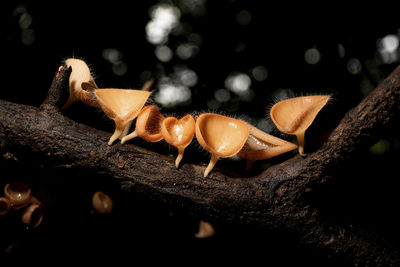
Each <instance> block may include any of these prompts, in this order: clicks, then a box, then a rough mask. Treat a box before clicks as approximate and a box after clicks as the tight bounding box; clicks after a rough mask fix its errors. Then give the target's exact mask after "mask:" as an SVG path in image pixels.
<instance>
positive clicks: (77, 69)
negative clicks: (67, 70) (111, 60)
mask: <svg viewBox="0 0 400 267" xmlns="http://www.w3.org/2000/svg"><path fill="white" fill-rule="evenodd" d="M65 64H66V65H67V67H71V68H72V72H71V75H70V76H69V98H68V100H67V102H66V103H65V104H64V105H63V106H62V108H61V109H62V110H65V109H67V108H68V107H69V106H70V105H71V104H72V103H74V102H77V101H81V102H83V103H85V104H86V105H89V106H93V107H97V106H98V104H97V102H96V99H94V98H93V95H92V94H91V92H90V91H87V90H85V88H83V87H82V83H89V84H90V85H91V86H92V87H94V88H97V85H96V83H95V81H94V79H93V77H92V75H91V73H90V69H89V67H88V65H87V64H86V63H85V62H84V61H83V60H81V59H76V58H69V59H67V60H66V61H65Z"/></svg>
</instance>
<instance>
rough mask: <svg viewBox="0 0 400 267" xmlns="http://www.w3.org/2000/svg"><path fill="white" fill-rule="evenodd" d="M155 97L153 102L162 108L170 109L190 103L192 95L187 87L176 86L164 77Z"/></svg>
mask: <svg viewBox="0 0 400 267" xmlns="http://www.w3.org/2000/svg"><path fill="white" fill-rule="evenodd" d="M158 88H159V90H158V92H157V93H156V95H155V101H156V102H157V103H158V104H160V105H162V106H163V107H167V108H171V107H174V106H176V105H186V104H189V103H190V100H191V97H192V93H191V91H190V89H189V88H188V87H187V86H184V85H181V84H176V83H174V82H173V81H172V80H171V79H170V78H168V77H164V78H163V79H162V80H161V81H160V83H159V85H158Z"/></svg>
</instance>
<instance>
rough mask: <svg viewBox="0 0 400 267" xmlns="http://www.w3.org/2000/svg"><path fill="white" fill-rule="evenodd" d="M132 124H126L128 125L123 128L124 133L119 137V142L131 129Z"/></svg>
mask: <svg viewBox="0 0 400 267" xmlns="http://www.w3.org/2000/svg"><path fill="white" fill-rule="evenodd" d="M132 122H133V121H130V122H128V124H127V125H126V126H125V128H124V131H123V132H122V134H121V136H120V138H121V140H122V138H124V137H125V136H126V135H127V134H128V133H129V130H130V129H131V125H132Z"/></svg>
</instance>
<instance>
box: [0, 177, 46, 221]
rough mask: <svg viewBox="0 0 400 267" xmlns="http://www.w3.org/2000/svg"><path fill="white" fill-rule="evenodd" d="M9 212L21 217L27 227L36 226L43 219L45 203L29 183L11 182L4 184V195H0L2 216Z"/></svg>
mask: <svg viewBox="0 0 400 267" xmlns="http://www.w3.org/2000/svg"><path fill="white" fill-rule="evenodd" d="M9 214H14V215H16V216H17V217H20V218H21V221H22V223H23V224H24V225H26V226H27V227H29V228H36V227H38V226H39V225H40V224H41V223H42V220H43V205H42V203H41V202H40V201H39V200H38V199H37V198H36V197H34V196H33V195H32V193H31V189H30V187H29V186H28V185H26V184H25V183H22V182H11V183H8V184H6V185H5V186H4V197H0V216H4V215H9Z"/></svg>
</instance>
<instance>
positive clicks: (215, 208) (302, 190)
mask: <svg viewBox="0 0 400 267" xmlns="http://www.w3.org/2000/svg"><path fill="white" fill-rule="evenodd" d="M69 73H70V70H69V69H66V68H64V69H62V70H61V72H60V73H58V74H57V75H56V76H55V79H54V80H53V83H52V86H51V88H50V90H49V94H48V97H47V99H46V100H45V101H44V102H43V104H42V105H41V107H40V108H37V107H32V106H26V105H21V104H15V103H11V102H7V101H4V100H0V114H1V116H0V149H1V152H2V153H3V154H4V153H11V154H12V155H15V157H17V158H27V159H29V158H37V159H41V160H42V161H43V162H47V164H51V165H52V166H55V168H57V169H60V170H63V169H68V170H74V169H82V168H84V169H85V170H88V171H89V172H91V173H93V174H98V175H106V176H110V177H114V178H115V179H117V180H118V181H120V188H121V190H123V191H127V192H132V193H141V194H145V195H147V196H148V197H149V198H150V199H152V200H156V201H159V202H160V203H161V204H163V205H169V206H173V207H179V208H181V209H183V210H186V211H187V212H188V213H190V214H193V215H194V216H196V217H199V218H201V219H203V220H208V221H211V222H213V221H226V222H229V221H231V222H235V223H240V224H247V225H256V226H259V227H260V226H261V227H265V228H267V229H272V230H273V229H276V228H282V229H289V230H290V231H294V232H296V233H297V234H298V236H300V239H301V242H302V243H304V244H306V245H309V246H313V247H316V248H321V249H324V250H327V251H329V252H330V253H332V254H334V255H339V256H341V257H345V258H347V259H349V261H350V262H352V263H353V264H358V265H359V266H365V265H371V266H395V265H397V264H400V263H399V259H400V257H399V253H398V251H397V248H393V247H391V246H390V245H389V244H387V243H386V242H385V240H383V239H381V238H380V237H379V236H375V235H372V234H370V233H368V232H366V231H363V230H362V229H357V228H355V227H352V226H343V225H340V226H339V225H336V224H335V223H333V222H329V221H326V220H323V219H321V217H320V215H319V212H318V209H316V208H315V207H313V206H311V205H309V203H308V202H307V201H306V200H305V199H306V195H307V192H309V191H310V190H312V188H314V187H315V186H316V185H319V184H322V183H324V182H325V181H327V180H330V179H335V178H336V176H338V175H340V166H342V165H343V164H345V162H346V161H347V160H348V159H350V158H351V157H352V156H354V155H355V154H356V152H357V151H358V150H359V149H360V148H362V147H365V146H366V145H372V144H373V143H374V141H376V138H377V137H378V134H379V133H380V132H382V131H383V130H384V129H385V128H387V127H388V126H389V125H390V124H391V123H393V122H394V120H395V119H396V117H398V116H399V111H400V106H399V103H400V90H399V88H400V67H398V68H396V69H395V70H394V71H393V72H392V73H391V74H390V75H389V76H388V77H387V78H386V79H385V80H384V81H383V82H382V83H381V84H380V85H379V86H378V87H377V88H376V89H375V90H374V91H373V92H372V93H371V94H370V95H369V96H367V97H366V98H365V99H364V100H362V101H361V102H360V103H359V104H358V105H357V106H356V107H354V108H353V109H351V110H349V111H348V112H347V113H346V115H345V116H344V117H343V119H342V120H341V121H340V122H339V124H338V125H337V127H336V128H335V129H334V130H333V131H332V132H331V133H330V134H329V136H327V138H326V139H325V140H324V141H323V142H322V144H321V146H320V147H319V148H318V149H316V150H315V151H313V152H312V153H309V154H308V155H307V156H306V157H301V156H299V155H296V156H294V157H293V158H291V159H289V160H287V161H284V162H282V163H280V164H277V165H274V166H272V167H270V168H268V169H266V170H265V171H263V172H262V173H259V174H257V175H255V176H252V177H243V178H238V177H232V175H229V174H228V173H227V172H224V171H219V170H218V169H216V170H214V171H212V172H211V174H210V176H209V177H208V178H204V177H203V171H204V168H205V166H206V163H205V162H204V163H200V164H190V163H187V162H185V163H184V164H182V166H181V167H180V168H179V169H176V168H175V165H174V159H173V158H172V157H168V156H165V155H162V154H160V153H155V152H152V151H149V150H147V149H144V148H141V147H138V146H135V145H132V144H124V145H121V144H119V143H115V144H114V145H112V146H108V145H107V140H108V138H109V136H110V133H108V132H104V131H101V130H98V129H95V128H92V127H89V126H87V125H84V124H81V123H78V122H75V121H73V120H71V119H69V118H67V117H66V116H64V115H63V113H62V112H61V111H60V110H59V106H60V105H61V104H62V103H61V102H62V101H61V100H60V99H62V98H63V97H62V95H63V94H65V93H63V92H65V91H67V86H68V85H67V83H66V81H67V80H68V79H67V78H68V77H69Z"/></svg>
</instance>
